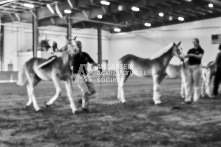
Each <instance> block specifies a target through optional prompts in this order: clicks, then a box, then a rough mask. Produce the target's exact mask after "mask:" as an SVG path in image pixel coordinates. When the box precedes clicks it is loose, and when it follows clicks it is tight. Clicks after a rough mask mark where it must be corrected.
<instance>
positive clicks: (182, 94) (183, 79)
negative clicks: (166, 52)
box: [180, 77, 186, 98]
mask: <svg viewBox="0 0 221 147" xmlns="http://www.w3.org/2000/svg"><path fill="white" fill-rule="evenodd" d="M185 94H186V80H185V78H184V77H181V89H180V95H181V97H182V98H185Z"/></svg>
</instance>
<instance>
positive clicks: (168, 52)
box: [116, 42, 184, 105]
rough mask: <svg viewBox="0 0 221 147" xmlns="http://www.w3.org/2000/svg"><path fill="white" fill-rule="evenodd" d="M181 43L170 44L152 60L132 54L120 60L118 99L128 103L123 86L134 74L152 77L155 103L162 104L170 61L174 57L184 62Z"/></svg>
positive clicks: (118, 67) (117, 72)
mask: <svg viewBox="0 0 221 147" xmlns="http://www.w3.org/2000/svg"><path fill="white" fill-rule="evenodd" d="M180 43H181V42H179V43H178V44H175V43H171V44H169V45H168V46H167V47H165V48H164V49H162V50H161V51H160V52H159V53H158V54H156V55H155V56H153V57H152V58H146V59H144V58H140V57H137V56H135V55H131V54H128V55H125V56H123V57H122V58H120V59H119V61H118V66H117V69H116V77H117V82H118V99H119V100H120V101H121V102H122V103H125V102H126V100H125V95H124V88H123V86H124V83H125V82H126V80H127V79H128V77H129V76H130V75H131V74H132V73H133V74H134V75H136V76H138V77H148V76H149V75H151V76H152V78H153V91H154V93H153V101H154V103H155V104H156V105H157V104H161V100H160V93H159V92H160V84H161V82H162V80H163V79H164V77H165V70H166V68H167V66H168V64H169V62H170V60H171V59H172V57H173V56H174V55H175V56H177V57H178V58H179V59H180V60H181V61H183V60H184V55H183V54H182V52H181V49H180V48H179V45H180Z"/></svg>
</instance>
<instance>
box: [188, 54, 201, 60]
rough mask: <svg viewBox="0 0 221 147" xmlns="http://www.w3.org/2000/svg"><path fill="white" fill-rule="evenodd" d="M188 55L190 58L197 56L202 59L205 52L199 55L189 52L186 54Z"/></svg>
mask: <svg viewBox="0 0 221 147" xmlns="http://www.w3.org/2000/svg"><path fill="white" fill-rule="evenodd" d="M186 57H187V58H189V57H194V58H197V59H202V57H203V54H199V55H195V54H188V55H186Z"/></svg>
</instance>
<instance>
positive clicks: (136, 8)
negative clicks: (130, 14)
mask: <svg viewBox="0 0 221 147" xmlns="http://www.w3.org/2000/svg"><path fill="white" fill-rule="evenodd" d="M131 10H132V11H135V12H138V11H140V8H138V7H135V6H133V7H131Z"/></svg>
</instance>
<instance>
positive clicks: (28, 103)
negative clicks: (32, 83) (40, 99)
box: [26, 85, 32, 107]
mask: <svg viewBox="0 0 221 147" xmlns="http://www.w3.org/2000/svg"><path fill="white" fill-rule="evenodd" d="M26 87H27V93H28V102H27V103H26V106H27V107H29V106H30V105H31V104H32V96H31V93H30V88H29V85H27V86H26Z"/></svg>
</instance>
